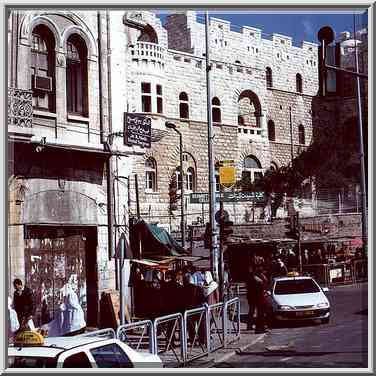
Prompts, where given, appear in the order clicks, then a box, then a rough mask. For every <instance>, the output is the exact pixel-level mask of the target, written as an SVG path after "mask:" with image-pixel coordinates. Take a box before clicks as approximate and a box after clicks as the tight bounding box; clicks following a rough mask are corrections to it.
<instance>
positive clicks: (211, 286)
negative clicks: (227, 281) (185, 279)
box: [203, 271, 219, 305]
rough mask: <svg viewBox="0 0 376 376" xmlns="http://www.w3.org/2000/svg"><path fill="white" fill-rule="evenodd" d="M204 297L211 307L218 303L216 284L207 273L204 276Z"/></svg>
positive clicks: (209, 273)
mask: <svg viewBox="0 0 376 376" xmlns="http://www.w3.org/2000/svg"><path fill="white" fill-rule="evenodd" d="M204 279H205V282H204V286H203V289H204V295H205V298H206V302H207V303H208V304H209V305H211V304H215V303H218V301H219V293H218V283H217V282H215V281H214V280H213V277H212V274H211V272H209V271H206V272H205V274H204Z"/></svg>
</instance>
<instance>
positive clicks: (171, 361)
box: [153, 313, 187, 366]
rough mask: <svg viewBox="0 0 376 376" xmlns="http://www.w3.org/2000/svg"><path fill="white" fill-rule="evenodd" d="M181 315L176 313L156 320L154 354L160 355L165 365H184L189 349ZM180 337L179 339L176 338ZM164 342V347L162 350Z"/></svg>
mask: <svg viewBox="0 0 376 376" xmlns="http://www.w3.org/2000/svg"><path fill="white" fill-rule="evenodd" d="M184 328H185V325H184V319H183V315H182V314H181V313H174V314H171V315H166V316H162V317H157V318H156V319H155V320H154V337H155V341H154V351H153V353H154V354H158V355H159V356H160V358H161V359H162V361H163V363H164V364H165V365H170V366H174V365H176V364H177V365H178V366H180V365H183V364H184V362H185V357H186V353H187V349H186V346H185V344H186V343H187V340H186V332H185V330H184ZM176 335H178V338H176ZM162 342H164V346H163V348H162Z"/></svg>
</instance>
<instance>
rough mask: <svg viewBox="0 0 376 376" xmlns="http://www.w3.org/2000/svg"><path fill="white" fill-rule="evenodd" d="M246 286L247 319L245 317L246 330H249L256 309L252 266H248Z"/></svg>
mask: <svg viewBox="0 0 376 376" xmlns="http://www.w3.org/2000/svg"><path fill="white" fill-rule="evenodd" d="M245 282H246V287H247V301H248V307H249V309H248V319H247V330H251V329H252V326H253V324H254V315H255V310H256V282H255V273H254V267H253V266H252V265H250V266H249V269H248V275H247V279H246V281H245Z"/></svg>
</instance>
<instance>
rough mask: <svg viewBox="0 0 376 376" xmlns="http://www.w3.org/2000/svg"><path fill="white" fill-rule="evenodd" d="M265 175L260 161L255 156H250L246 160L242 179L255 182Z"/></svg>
mask: <svg viewBox="0 0 376 376" xmlns="http://www.w3.org/2000/svg"><path fill="white" fill-rule="evenodd" d="M262 175H263V169H262V167H261V163H260V161H259V160H258V159H257V158H256V157H254V156H253V155H249V156H248V157H245V158H244V162H243V171H242V178H243V179H249V180H250V181H252V182H254V181H255V180H258V179H261V178H262Z"/></svg>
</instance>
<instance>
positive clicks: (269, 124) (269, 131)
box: [268, 120, 275, 141]
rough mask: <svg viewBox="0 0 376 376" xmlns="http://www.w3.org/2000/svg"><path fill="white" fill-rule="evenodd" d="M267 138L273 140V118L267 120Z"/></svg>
mask: <svg viewBox="0 0 376 376" xmlns="http://www.w3.org/2000/svg"><path fill="white" fill-rule="evenodd" d="M268 139H269V141H275V125H274V122H273V120H269V121H268Z"/></svg>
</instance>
